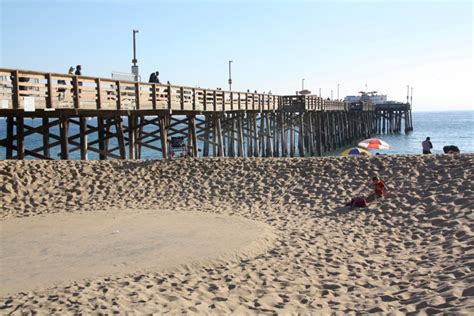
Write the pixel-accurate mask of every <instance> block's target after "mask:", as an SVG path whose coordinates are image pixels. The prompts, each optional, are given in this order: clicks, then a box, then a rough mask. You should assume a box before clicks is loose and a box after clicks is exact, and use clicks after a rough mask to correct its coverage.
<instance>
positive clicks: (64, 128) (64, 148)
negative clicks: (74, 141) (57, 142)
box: [59, 116, 69, 160]
mask: <svg viewBox="0 0 474 316" xmlns="http://www.w3.org/2000/svg"><path fill="white" fill-rule="evenodd" d="M68 129H69V122H68V118H67V117H66V116H62V117H61V124H60V125H59V135H60V138H61V159H63V160H67V159H69V148H68V147H69V146H68Z"/></svg>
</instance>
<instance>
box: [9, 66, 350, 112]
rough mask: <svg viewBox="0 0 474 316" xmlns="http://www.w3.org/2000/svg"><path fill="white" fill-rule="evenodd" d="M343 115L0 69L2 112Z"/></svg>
mask: <svg viewBox="0 0 474 316" xmlns="http://www.w3.org/2000/svg"><path fill="white" fill-rule="evenodd" d="M1 109H8V110H24V111H35V110H37V109H39V110H60V109H75V110H78V111H79V110H115V111H117V110H119V111H120V110H124V111H130V110H168V111H178V112H220V111H223V112H232V111H257V112H262V111H276V110H280V109H284V110H288V111H293V112H294V111H347V105H346V104H345V103H344V102H342V101H330V100H324V99H323V98H320V97H317V96H277V95H271V94H263V93H251V92H238V91H225V90H220V89H204V88H199V87H187V86H178V85H172V84H156V83H144V82H134V81H124V80H114V79H110V78H98V77H89V76H76V75H68V74H58V73H46V72H38V71H28V70H15V69H5V68H0V110H1Z"/></svg>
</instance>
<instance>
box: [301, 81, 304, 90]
mask: <svg viewBox="0 0 474 316" xmlns="http://www.w3.org/2000/svg"><path fill="white" fill-rule="evenodd" d="M303 90H304V78H303V79H301V91H303Z"/></svg>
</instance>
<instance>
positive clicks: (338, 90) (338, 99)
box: [337, 83, 341, 100]
mask: <svg viewBox="0 0 474 316" xmlns="http://www.w3.org/2000/svg"><path fill="white" fill-rule="evenodd" d="M340 85H341V84H340V83H338V84H337V99H338V100H339V86H340Z"/></svg>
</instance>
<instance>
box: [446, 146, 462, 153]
mask: <svg viewBox="0 0 474 316" xmlns="http://www.w3.org/2000/svg"><path fill="white" fill-rule="evenodd" d="M443 151H444V153H445V154H454V153H456V154H459V153H461V152H460V150H459V148H458V147H457V146H454V145H450V146H444V147H443Z"/></svg>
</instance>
